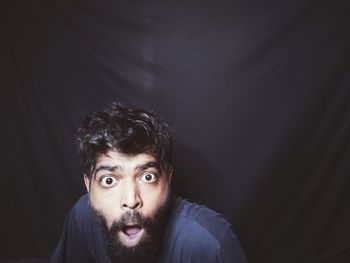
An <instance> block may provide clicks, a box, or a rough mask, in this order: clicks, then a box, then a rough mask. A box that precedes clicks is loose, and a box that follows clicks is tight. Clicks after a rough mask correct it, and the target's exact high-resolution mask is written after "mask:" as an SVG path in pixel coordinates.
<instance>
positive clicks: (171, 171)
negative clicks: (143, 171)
mask: <svg viewBox="0 0 350 263" xmlns="http://www.w3.org/2000/svg"><path fill="white" fill-rule="evenodd" d="M167 177H168V184H169V185H170V184H171V178H172V177H173V167H169V169H168V174H167Z"/></svg>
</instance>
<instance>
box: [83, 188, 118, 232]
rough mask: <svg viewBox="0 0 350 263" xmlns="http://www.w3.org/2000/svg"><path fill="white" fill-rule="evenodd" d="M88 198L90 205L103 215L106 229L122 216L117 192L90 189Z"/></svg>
mask: <svg viewBox="0 0 350 263" xmlns="http://www.w3.org/2000/svg"><path fill="white" fill-rule="evenodd" d="M89 196H90V203H91V205H92V206H93V207H94V208H95V209H97V210H99V211H101V212H102V213H103V215H104V217H105V219H106V221H107V226H108V228H109V227H110V226H111V225H112V223H113V221H114V220H115V219H118V218H120V216H121V215H122V211H121V209H120V205H119V204H120V197H119V194H118V191H110V192H104V191H98V189H93V187H91V190H90V193H89Z"/></svg>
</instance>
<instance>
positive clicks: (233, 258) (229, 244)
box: [218, 229, 248, 263]
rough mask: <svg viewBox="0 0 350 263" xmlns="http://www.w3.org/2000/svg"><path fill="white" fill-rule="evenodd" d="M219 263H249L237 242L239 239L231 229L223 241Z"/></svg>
mask: <svg viewBox="0 0 350 263" xmlns="http://www.w3.org/2000/svg"><path fill="white" fill-rule="evenodd" d="M218 262H219V263H247V262H248V261H247V259H246V256H245V255H244V252H243V249H242V247H241V245H240V243H239V241H238V240H237V237H236V236H235V234H234V233H233V231H232V230H231V229H229V230H228V231H227V233H226V235H225V238H224V239H223V241H222V244H221V247H220V251H219V256H218Z"/></svg>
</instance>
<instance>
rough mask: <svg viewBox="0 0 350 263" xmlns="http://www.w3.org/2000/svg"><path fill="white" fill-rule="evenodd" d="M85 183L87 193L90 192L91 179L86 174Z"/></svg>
mask: <svg viewBox="0 0 350 263" xmlns="http://www.w3.org/2000/svg"><path fill="white" fill-rule="evenodd" d="M84 183H85V187H86V191H87V192H89V190H90V179H89V177H87V176H86V175H85V174H84Z"/></svg>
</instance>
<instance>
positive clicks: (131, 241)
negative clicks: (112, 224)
mask: <svg viewBox="0 0 350 263" xmlns="http://www.w3.org/2000/svg"><path fill="white" fill-rule="evenodd" d="M143 233H144V229H143V228H142V229H140V231H139V232H137V233H136V234H134V235H132V236H129V235H127V234H125V233H124V232H123V231H120V232H119V237H120V241H121V242H122V244H124V246H126V247H134V246H136V245H137V244H138V243H139V242H140V240H141V238H142V236H143Z"/></svg>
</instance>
